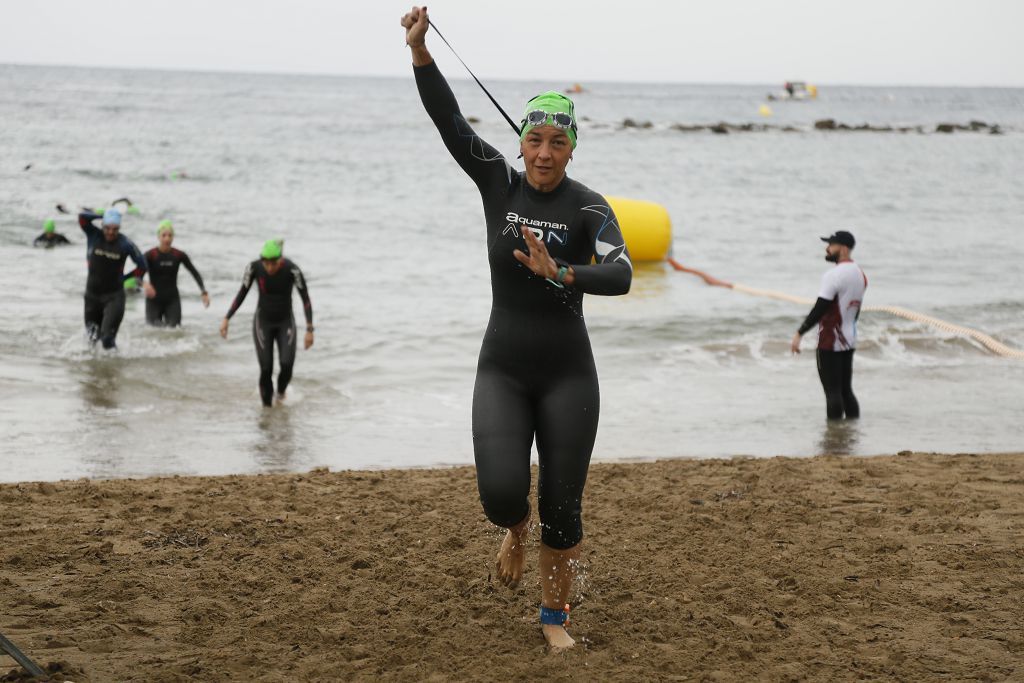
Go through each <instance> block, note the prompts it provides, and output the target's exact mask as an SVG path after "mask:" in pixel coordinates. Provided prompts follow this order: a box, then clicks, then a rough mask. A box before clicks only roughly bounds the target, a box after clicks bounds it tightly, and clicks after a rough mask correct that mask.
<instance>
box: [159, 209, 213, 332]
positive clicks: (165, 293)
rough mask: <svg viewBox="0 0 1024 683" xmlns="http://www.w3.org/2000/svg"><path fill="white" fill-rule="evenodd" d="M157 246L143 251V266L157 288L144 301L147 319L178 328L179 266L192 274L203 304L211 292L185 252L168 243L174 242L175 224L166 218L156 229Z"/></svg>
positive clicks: (160, 325) (206, 301)
mask: <svg viewBox="0 0 1024 683" xmlns="http://www.w3.org/2000/svg"><path fill="white" fill-rule="evenodd" d="M156 235H157V239H158V240H159V241H160V244H159V246H156V247H153V248H152V249H150V250H149V251H147V252H146V266H147V267H148V268H149V281H150V283H152V285H153V289H155V290H156V296H154V297H153V298H152V299H147V300H146V322H147V323H149V324H150V325H156V326H159V327H163V326H166V327H177V326H178V325H180V324H181V295H180V294H178V268H179V267H181V266H185V268H186V269H187V270H188V272H190V273H192V277H193V278H195V281H196V284H197V285H199V292H200V294H199V296H200V297H201V298H202V300H203V307H204V308H209V307H210V295H209V294H207V293H206V287H205V286H204V285H203V276H202V275H200V274H199V271H198V270H196V267H195V266H193V265H192V260H191V259H189V257H188V254H186V253H185V252H183V251H180V250H178V249H175V248H174V247H172V246H171V244H173V242H174V225H173V224H172V223H171V222H170V221H168V220H164V221H160V226H159V227H158V228H157V230H156Z"/></svg>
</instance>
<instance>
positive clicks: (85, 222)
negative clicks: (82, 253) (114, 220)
mask: <svg viewBox="0 0 1024 683" xmlns="http://www.w3.org/2000/svg"><path fill="white" fill-rule="evenodd" d="M97 218H103V214H100V213H93V212H92V211H83V212H82V213H80V214H78V227H80V228H81V229H82V232H84V233H85V236H86V237H87V238H92V237H96V236H98V235H100V234H102V232H103V231H102V230H100V229H99V228H97V227H96V224H95V223H93V221H95V220H96V219H97Z"/></svg>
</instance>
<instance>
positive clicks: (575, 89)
mask: <svg viewBox="0 0 1024 683" xmlns="http://www.w3.org/2000/svg"><path fill="white" fill-rule="evenodd" d="M565 92H567V93H569V94H571V95H579V94H580V93H585V92H586V90H585V89H584V88H583V86H582V85H580V84H579V83H573V84H572V86H571V87H569V88H566V89H565Z"/></svg>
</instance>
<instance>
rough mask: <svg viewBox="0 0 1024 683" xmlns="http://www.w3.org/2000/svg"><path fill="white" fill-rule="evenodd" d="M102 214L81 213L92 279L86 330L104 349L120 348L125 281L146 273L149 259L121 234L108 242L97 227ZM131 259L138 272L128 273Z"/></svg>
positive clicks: (87, 290) (88, 289)
mask: <svg viewBox="0 0 1024 683" xmlns="http://www.w3.org/2000/svg"><path fill="white" fill-rule="evenodd" d="M99 219H102V216H100V215H99V214H95V213H91V212H85V213H80V214H78V225H79V226H80V227H81V228H82V231H83V232H84V233H85V237H86V243H87V246H86V258H87V259H88V261H89V276H88V279H87V280H86V283H85V327H86V329H87V330H88V332H89V338H90V339H91V340H92V341H93V342H95V341H96V340H97V339H99V340H101V341H102V342H103V348H105V349H110V348H113V347H114V346H116V343H115V339H116V338H117V330H118V328H119V327H120V326H121V320H122V319H123V318H124V281H125V280H126V279H127V278H129V277H137V278H141V277H142V276H143V275H145V274H146V259H145V258H143V256H142V253H141V252H140V251H139V248H138V247H136V246H135V243H134V242H132V241H131V240H130V239H128V238H127V237H125V236H124V235H121V234H119V235H118V236H117V239H115V240H114V241H113V242H108V241H107V240H106V238H105V237H104V236H103V231H102V230H101V229H100V228H97V227H96V226H95V225H93V221H95V220H99ZM129 256H130V257H131V259H132V261H135V266H136V268H135V270H133V271H131V272H130V273H127V274H125V272H124V263H125V261H126V260H128V257H129Z"/></svg>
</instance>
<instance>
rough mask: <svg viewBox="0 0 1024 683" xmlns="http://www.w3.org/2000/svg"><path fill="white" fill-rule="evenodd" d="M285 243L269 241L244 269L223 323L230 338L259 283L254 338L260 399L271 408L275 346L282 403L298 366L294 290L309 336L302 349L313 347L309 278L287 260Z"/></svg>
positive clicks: (254, 319)
mask: <svg viewBox="0 0 1024 683" xmlns="http://www.w3.org/2000/svg"><path fill="white" fill-rule="evenodd" d="M283 250H284V241H283V240H267V241H266V243H264V245H263V249H262V250H261V251H260V257H259V258H258V259H256V260H255V261H253V262H252V263H250V264H249V265H247V266H246V267H245V273H244V274H243V275H242V288H241V289H239V290H238V294H237V295H236V296H235V300H234V301H233V302H232V304H231V308H230V309H228V313H227V315H226V316H224V320H222V321H221V323H220V336H222V337H224V338H225V339H227V338H228V321H229V320H231V316H233V315H234V314H235V311H237V310H238V307H239V306H241V305H242V302H243V301H245V296H246V294H248V293H249V288H250V287H252V283H253V282H257V283H259V297H260V298H259V302H258V303H257V304H256V315H255V316H253V319H252V338H253V343H255V345H256V357H257V359H259V363H260V399H261V400H262V401H263V405H264V406H267V407H270V406H272V405H273V401H274V378H273V375H274V343H275V342H277V353H278V357H279V360H280V363H281V371H280V372H279V373H278V375H277V399H278V401H283V400H284V397H285V391H286V390H287V389H288V383H289V382H290V381H291V379H292V368H293V366H294V365H295V315H294V314H293V313H292V290H293V289H296V290H298V292H299V297H300V298H301V299H302V310H303V312H304V313H305V314H306V336H305V338H304V344H303V347H304V348H306V349H308V348H309V347H311V346H312V345H313V304H312V302H310V300H309V290H308V289H307V288H306V278H305V277H303V275H302V271H301V270H299V267H298V266H297V265H295V264H294V263H292V262H291V261H289V260H288V259H286V258H284V255H283Z"/></svg>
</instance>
